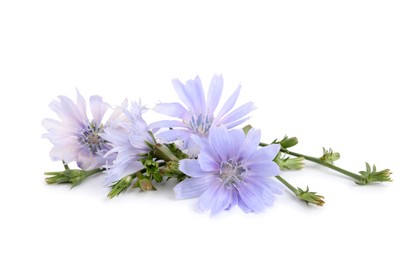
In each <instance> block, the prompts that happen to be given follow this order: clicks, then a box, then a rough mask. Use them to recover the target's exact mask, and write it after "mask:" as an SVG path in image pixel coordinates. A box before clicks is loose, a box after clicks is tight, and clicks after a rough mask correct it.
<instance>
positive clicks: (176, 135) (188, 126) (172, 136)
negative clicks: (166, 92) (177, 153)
mask: <svg viewBox="0 0 412 260" xmlns="http://www.w3.org/2000/svg"><path fill="white" fill-rule="evenodd" d="M173 86H174V88H175V90H176V92H177V94H178V95H179V98H180V100H181V101H182V102H183V105H184V106H183V105H181V104H180V103H160V104H158V105H157V106H156V107H155V108H154V110H155V111H156V112H159V113H161V114H165V115H168V116H172V117H175V118H178V119H179V120H163V121H159V122H155V123H153V124H151V128H153V129H159V128H170V130H168V131H164V132H161V133H159V134H158V135H157V137H158V138H159V139H160V140H161V141H163V142H172V141H176V140H179V141H182V143H183V148H187V147H188V145H190V141H191V140H190V136H191V135H193V134H194V135H197V136H200V137H207V136H208V135H209V131H210V129H211V128H212V127H218V126H225V127H226V128H228V129H231V128H233V127H235V126H238V125H240V124H241V123H243V122H245V121H246V120H247V119H249V117H247V115H248V114H249V113H250V112H251V111H252V110H253V109H254V108H255V107H254V105H253V103H252V102H248V103H246V104H244V105H242V106H240V107H239V108H237V109H235V110H233V111H232V109H233V107H234V105H235V103H236V101H237V98H238V97H239V93H240V86H239V87H238V88H237V89H236V90H235V92H234V93H233V94H232V95H231V96H230V97H229V99H228V100H227V101H226V102H225V104H224V105H223V107H222V108H221V109H220V111H219V113H217V114H215V110H216V107H217V106H218V104H219V100H220V97H221V94H222V89H223V77H222V76H217V75H215V76H214V77H213V79H212V82H211V83H210V86H209V91H208V94H207V97H205V94H204V91H203V87H202V82H201V81H200V78H199V77H196V78H195V79H194V80H188V81H187V82H186V84H185V85H184V84H183V83H182V82H180V81H179V80H177V79H175V80H173Z"/></svg>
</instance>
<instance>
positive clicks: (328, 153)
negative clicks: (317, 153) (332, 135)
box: [319, 147, 340, 164]
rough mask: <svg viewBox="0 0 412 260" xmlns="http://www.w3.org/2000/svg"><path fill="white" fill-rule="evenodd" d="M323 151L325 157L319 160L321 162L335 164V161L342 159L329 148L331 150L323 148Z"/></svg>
mask: <svg viewBox="0 0 412 260" xmlns="http://www.w3.org/2000/svg"><path fill="white" fill-rule="evenodd" d="M322 149H323V155H322V157H320V158H319V159H320V160H322V161H324V162H327V163H330V164H333V163H334V162H335V161H337V160H339V159H340V154H339V153H337V152H333V150H332V148H329V150H326V149H325V148H324V147H323V148H322Z"/></svg>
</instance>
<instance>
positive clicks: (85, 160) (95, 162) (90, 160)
mask: <svg viewBox="0 0 412 260" xmlns="http://www.w3.org/2000/svg"><path fill="white" fill-rule="evenodd" d="M76 162H77V166H78V167H79V168H80V169H82V170H86V171H88V170H92V169H96V168H100V167H102V166H103V165H104V163H105V160H104V159H103V158H101V157H100V156H96V155H93V154H91V153H90V151H88V150H87V151H81V152H80V153H79V154H78V155H77V158H76Z"/></svg>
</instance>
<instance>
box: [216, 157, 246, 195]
mask: <svg viewBox="0 0 412 260" xmlns="http://www.w3.org/2000/svg"><path fill="white" fill-rule="evenodd" d="M245 177H246V168H245V167H244V166H242V165H241V163H239V162H233V160H231V159H229V160H228V161H226V162H222V163H221V164H220V176H219V179H220V180H221V181H222V182H223V183H224V185H225V187H226V188H228V189H232V188H233V187H235V188H238V185H239V184H240V183H242V182H243V181H244V179H245Z"/></svg>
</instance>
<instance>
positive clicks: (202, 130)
mask: <svg viewBox="0 0 412 260" xmlns="http://www.w3.org/2000/svg"><path fill="white" fill-rule="evenodd" d="M212 123H213V115H212V116H210V117H209V116H208V115H206V116H204V115H202V114H199V115H192V116H191V117H190V122H189V124H190V127H191V128H192V129H193V131H195V132H196V133H197V134H199V135H203V136H206V135H207V134H208V133H209V129H210V127H211V126H212Z"/></svg>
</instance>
